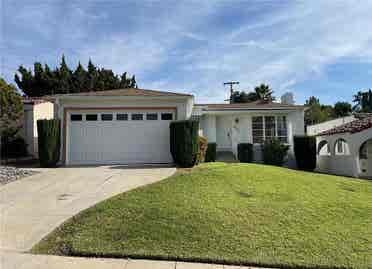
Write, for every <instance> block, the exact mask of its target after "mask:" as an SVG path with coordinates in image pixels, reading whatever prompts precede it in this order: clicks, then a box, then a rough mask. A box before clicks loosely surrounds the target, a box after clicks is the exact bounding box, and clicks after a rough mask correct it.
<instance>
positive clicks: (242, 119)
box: [200, 110, 305, 167]
mask: <svg viewBox="0 0 372 269" xmlns="http://www.w3.org/2000/svg"><path fill="white" fill-rule="evenodd" d="M254 116H286V117H287V132H288V133H287V135H288V144H289V145H290V150H289V152H288V163H287V165H288V166H289V167H295V165H296V163H295V158H294V153H293V136H294V135H304V133H305V130H304V112H303V110H296V111H270V110H269V111H236V112H235V111H234V112H231V111H230V112H226V111H224V112H222V111H219V112H214V113H213V112H207V114H204V115H203V116H202V117H201V122H200V128H201V130H202V133H203V135H204V136H205V137H206V138H207V139H208V141H209V142H216V143H217V150H229V149H227V148H226V145H227V144H230V145H231V148H230V150H231V151H232V152H233V153H234V154H235V155H237V145H238V144H239V143H253V137H252V117H254ZM227 134H229V136H227ZM228 140H229V141H228ZM219 144H220V145H219ZM221 144H222V146H221ZM254 160H255V161H257V162H260V161H261V160H262V154H261V146H260V145H258V144H257V145H254Z"/></svg>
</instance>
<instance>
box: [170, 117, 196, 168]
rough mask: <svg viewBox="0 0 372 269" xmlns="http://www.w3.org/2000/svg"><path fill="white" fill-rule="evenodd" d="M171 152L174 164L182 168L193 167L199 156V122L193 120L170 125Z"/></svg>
mask: <svg viewBox="0 0 372 269" xmlns="http://www.w3.org/2000/svg"><path fill="white" fill-rule="evenodd" d="M169 128H170V151H171V154H172V157H173V160H174V162H175V163H176V164H177V165H179V166H181V167H192V166H194V165H195V163H196V160H197V156H198V151H199V148H198V131H199V122H198V121H192V120H184V121H174V122H171V123H170V126H169Z"/></svg>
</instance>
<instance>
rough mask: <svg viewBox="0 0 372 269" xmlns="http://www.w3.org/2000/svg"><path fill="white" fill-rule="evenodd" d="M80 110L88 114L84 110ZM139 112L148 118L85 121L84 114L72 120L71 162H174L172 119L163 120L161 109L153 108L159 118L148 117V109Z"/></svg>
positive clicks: (69, 126) (70, 137)
mask: <svg viewBox="0 0 372 269" xmlns="http://www.w3.org/2000/svg"><path fill="white" fill-rule="evenodd" d="M166 112H168V113H169V111H166ZM74 113H75V112H74ZM76 113H81V114H88V112H84V111H82V112H76ZM89 113H90V112H89ZM102 113H106V112H102ZM108 113H111V114H113V113H112V112H108ZM118 113H128V114H130V112H118ZM136 113H137V112H136ZM138 113H143V119H144V120H139V121H136V120H128V121H126V120H122V121H118V120H116V117H115V115H114V117H113V121H101V120H98V121H85V120H84V119H85V117H84V116H83V120H82V121H78V122H74V121H71V122H68V124H69V125H68V129H69V163H71V164H100V163H107V164H109V163H170V162H172V158H171V155H170V150H169V148H170V147H169V123H170V121H164V120H160V113H159V112H153V113H158V115H159V116H158V120H146V113H144V112H138ZM128 118H129V119H130V116H129V117H128ZM98 119H100V117H98Z"/></svg>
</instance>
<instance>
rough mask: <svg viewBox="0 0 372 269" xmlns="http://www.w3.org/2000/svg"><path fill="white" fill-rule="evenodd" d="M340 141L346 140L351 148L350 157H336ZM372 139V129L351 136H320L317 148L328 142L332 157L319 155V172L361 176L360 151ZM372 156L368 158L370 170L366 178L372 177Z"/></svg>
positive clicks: (344, 134)
mask: <svg viewBox="0 0 372 269" xmlns="http://www.w3.org/2000/svg"><path fill="white" fill-rule="evenodd" d="M338 139H344V140H345V141H346V143H347V145H348V148H349V152H350V154H349V155H336V154H335V144H336V141H337V140H338ZM370 139H372V128H370V129H367V130H364V131H362V132H358V133H354V134H350V133H343V134H335V135H331V136H318V137H317V148H318V146H319V143H320V142H321V141H324V140H325V141H327V142H328V144H329V147H330V151H331V152H330V155H319V154H318V155H317V168H316V169H317V171H319V172H322V173H329V174H335V175H344V176H351V177H359V176H361V175H362V174H361V169H360V162H359V150H360V147H361V145H362V144H363V143H364V142H366V141H368V140H370ZM371 155H372V154H370V155H369V156H368V162H369V165H368V168H370V170H369V171H368V173H367V174H366V175H365V176H372V156H371ZM369 173H371V174H369Z"/></svg>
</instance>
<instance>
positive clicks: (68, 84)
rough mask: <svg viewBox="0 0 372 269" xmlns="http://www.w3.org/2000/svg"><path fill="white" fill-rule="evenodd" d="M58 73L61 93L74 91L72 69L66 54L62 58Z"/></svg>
mask: <svg viewBox="0 0 372 269" xmlns="http://www.w3.org/2000/svg"><path fill="white" fill-rule="evenodd" d="M57 74H58V89H57V91H58V92H59V93H70V92H71V91H72V71H71V70H70V69H69V68H68V66H67V64H66V60H65V56H64V55H62V60H61V64H60V67H59V69H58V70H57Z"/></svg>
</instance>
